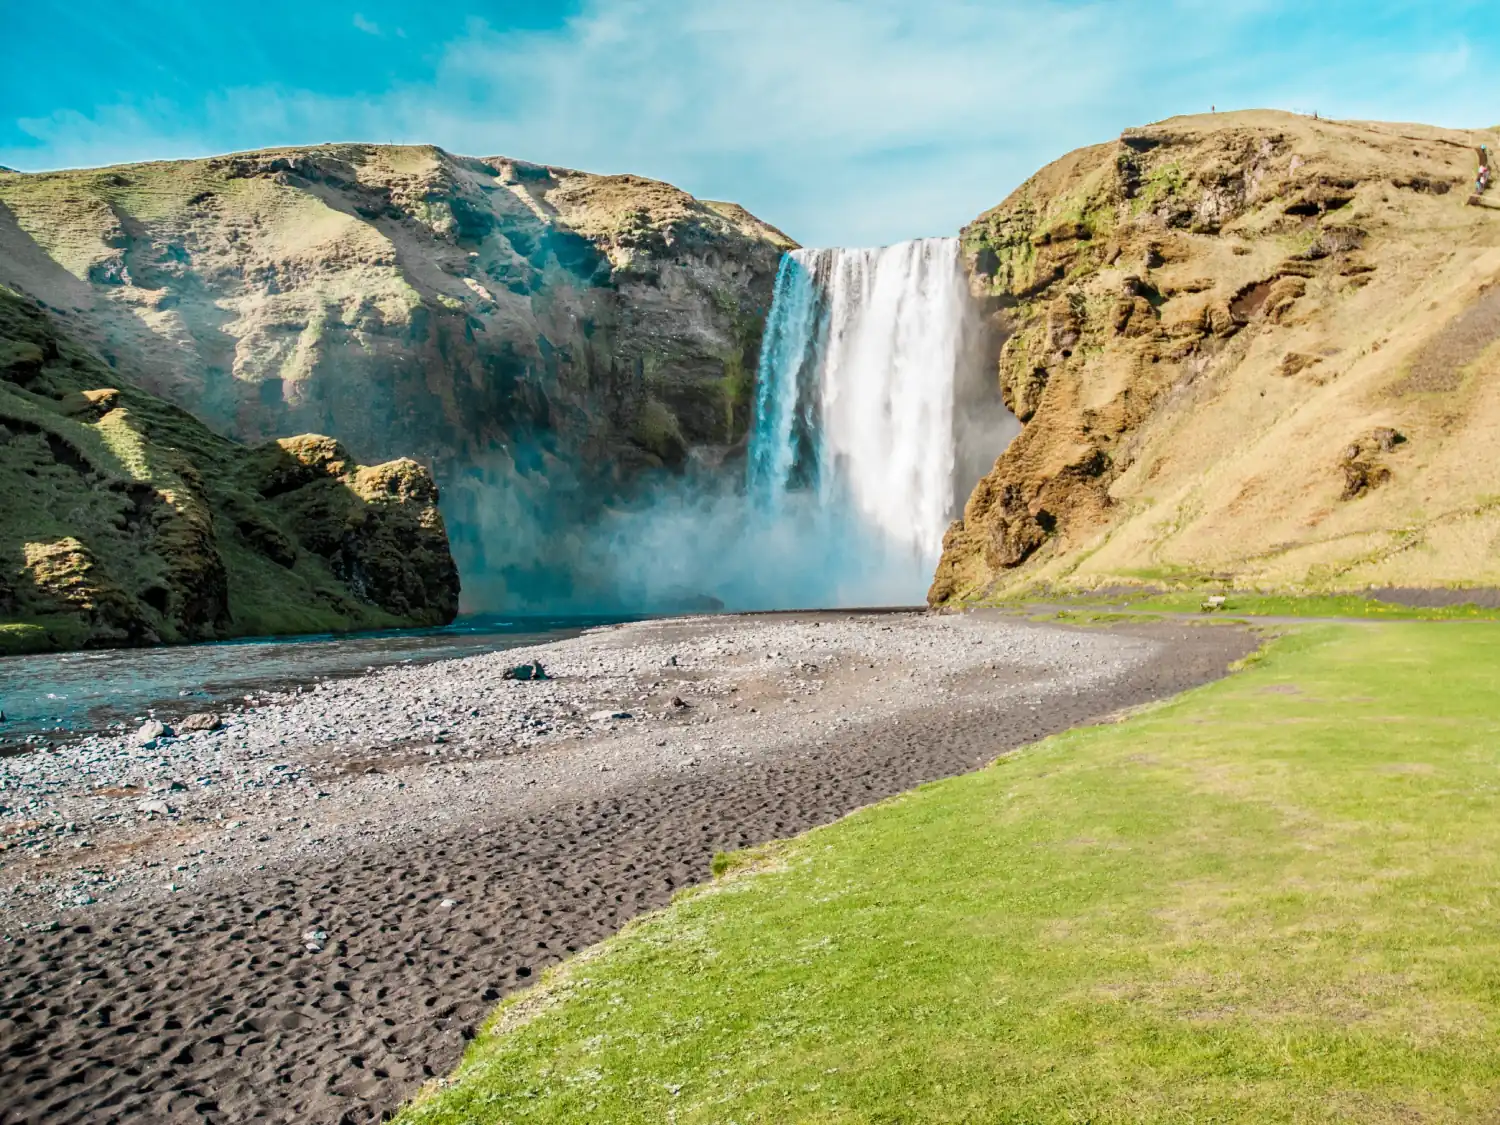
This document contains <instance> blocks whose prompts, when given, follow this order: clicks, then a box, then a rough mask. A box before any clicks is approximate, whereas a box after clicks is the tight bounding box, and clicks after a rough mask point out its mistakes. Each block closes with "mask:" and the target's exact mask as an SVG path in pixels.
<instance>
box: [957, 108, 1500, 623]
mask: <svg viewBox="0 0 1500 1125" xmlns="http://www.w3.org/2000/svg"><path fill="white" fill-rule="evenodd" d="M1497 139H1500V135H1497V133H1495V132H1493V131H1491V132H1485V131H1479V132H1473V133H1466V132H1452V131H1445V130H1441V129H1434V128H1429V127H1425V126H1420V125H1392V124H1372V123H1362V122H1336V121H1320V120H1314V119H1309V118H1305V117H1300V116H1294V115H1291V114H1284V113H1273V112H1247V113H1231V114H1218V115H1212V116H1206V117H1189V118H1175V119H1172V120H1170V121H1166V122H1163V123H1161V124H1159V125H1153V126H1150V127H1147V128H1143V129H1136V130H1130V131H1128V132H1126V133H1125V134H1124V135H1123V136H1122V137H1121V138H1120V139H1119V140H1118V141H1115V142H1113V143H1111V144H1105V145H1098V146H1095V147H1093V148H1087V149H1083V150H1081V151H1078V152H1075V153H1072V154H1071V155H1069V156H1066V157H1064V158H1063V159H1062V160H1059V161H1057V162H1056V163H1054V164H1052V165H1050V166H1049V167H1047V168H1046V169H1044V170H1043V171H1041V172H1040V173H1038V174H1037V175H1036V176H1035V177H1034V178H1032V179H1031V180H1029V181H1028V182H1027V183H1025V184H1024V185H1022V186H1021V187H1020V188H1019V189H1018V190H1017V191H1016V192H1015V193H1014V194H1012V195H1011V196H1010V198H1008V199H1007V200H1006V201H1005V202H1004V203H1002V204H1001V205H1000V206H998V207H996V208H995V209H994V210H992V211H989V212H987V213H986V214H984V215H982V216H980V217H979V218H978V219H976V220H975V221H974V222H973V223H971V224H970V225H969V226H968V227H966V228H965V230H964V232H963V246H964V250H965V254H966V260H967V264H968V268H969V272H970V276H971V281H972V285H973V288H974V290H975V292H976V293H977V294H979V295H980V296H982V297H984V298H986V299H987V300H988V301H989V302H990V305H991V308H992V310H993V311H992V315H993V317H994V320H995V323H996V325H997V327H998V328H999V330H1000V331H1001V332H1002V333H1003V334H1004V336H1005V337H1006V342H1005V345H1004V348H1003V351H1002V353H1001V359H1000V370H999V378H1000V383H1001V387H1002V390H1003V393H1004V395H1005V398H1006V402H1007V404H1008V405H1009V406H1010V407H1011V409H1012V410H1013V411H1014V412H1015V414H1016V415H1017V416H1018V417H1019V418H1020V419H1021V421H1022V422H1023V428H1022V430H1021V433H1020V435H1019V436H1018V437H1017V438H1016V440H1015V441H1014V443H1013V444H1012V445H1011V446H1010V447H1009V448H1008V449H1007V451H1006V452H1005V453H1004V455H1003V456H1002V457H1001V458H1000V459H999V461H998V462H997V463H996V465H995V468H994V470H993V471H992V472H991V473H990V474H989V475H988V476H986V477H985V478H984V479H983V480H982V481H981V482H980V483H979V485H978V487H977V488H976V489H975V490H974V493H973V495H972V496H971V497H970V499H969V501H968V503H967V505H966V507H965V509H964V513H963V518H962V519H961V520H959V521H957V522H955V523H954V525H953V526H952V527H951V528H950V529H949V532H948V534H947V537H946V541H945V549H944V552H943V558H942V562H941V564H940V565H939V568H938V572H937V575H936V578H935V580H934V583H933V586H932V590H931V593H930V595H929V597H930V600H931V601H932V602H933V603H934V604H944V603H948V602H952V601H955V600H960V599H964V598H969V597H975V596H983V595H986V594H994V593H1005V592H1010V591H1019V590H1023V589H1027V588H1033V589H1034V588H1037V587H1040V586H1043V585H1052V586H1058V587H1075V588H1079V587H1081V588H1088V587H1097V586H1100V585H1107V584H1116V583H1119V582H1122V581H1123V582H1136V583H1139V582H1153V583H1168V584H1196V583H1204V582H1217V583H1234V584H1239V585H1246V586H1255V585H1262V586H1278V587H1301V588H1315V589H1356V588H1363V587H1368V586H1370V585H1401V586H1421V585H1438V584H1460V585H1461V584H1476V583H1489V584H1494V583H1497V582H1500V475H1497V472H1496V469H1495V450H1496V449H1497V448H1500V444H1497V443H1500V285H1497V284H1496V282H1497V281H1500V197H1494V196H1487V197H1483V198H1471V190H1472V182H1473V177H1474V172H1475V168H1476V159H1475V155H1474V151H1473V146H1475V145H1478V144H1481V143H1487V144H1489V145H1490V147H1491V148H1492V149H1493V148H1495V147H1497Z"/></svg>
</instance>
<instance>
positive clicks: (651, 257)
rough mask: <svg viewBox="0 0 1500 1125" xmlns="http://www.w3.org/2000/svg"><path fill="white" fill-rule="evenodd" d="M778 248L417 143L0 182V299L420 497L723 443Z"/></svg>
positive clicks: (609, 190) (644, 182) (761, 231)
mask: <svg viewBox="0 0 1500 1125" xmlns="http://www.w3.org/2000/svg"><path fill="white" fill-rule="evenodd" d="M794 245H795V244H794V243H792V242H791V241H790V240H789V239H787V238H786V236H784V235H782V234H781V233H780V232H779V231H777V230H775V229H774V228H772V227H769V226H767V225H766V224H764V223H761V222H760V221H759V220H757V219H755V218H754V217H753V216H751V215H750V214H749V213H748V212H746V211H745V210H744V209H743V208H740V207H738V206H736V205H734V204H728V203H715V202H708V201H703V200H698V199H695V198H693V197H692V196H690V195H688V194H687V193H685V192H682V191H679V190H678V189H676V188H674V187H672V186H671V185H668V184H664V183H659V182H657V181H654V180H648V179H643V178H641V177H638V176H597V175H590V174H587V173H582V172H575V171H572V170H570V169H564V168H555V167H545V166H541V165H536V164H528V163H525V162H524V161H518V160H512V159H509V158H505V157H489V158H484V159H475V158H470V157H462V156H456V155H453V154H451V153H448V152H445V151H443V150H441V149H438V148H434V147H431V146H385V145H361V144H345V145H323V146H318V147H315V148H291V149H276V150H267V151H261V152H250V153H240V154H235V155H231V156H222V157H214V158H211V159H204V160H190V161H168V162H159V163H147V164H135V165H126V166H120V167H114V168H101V169H90V170H83V171H65V172H48V173H41V174H31V175H21V174H9V175H3V174H0V283H4V284H9V285H11V286H12V287H14V288H17V289H18V290H21V291H24V292H26V293H28V294H30V295H31V296H33V297H35V298H37V299H38V300H41V301H43V302H45V303H46V304H48V305H49V306H51V307H53V308H57V309H65V310H68V311H69V312H70V314H71V315H72V316H73V317H75V318H76V322H77V323H78V324H79V327H80V330H81V331H83V332H84V333H86V335H87V337H88V339H89V341H90V342H91V343H94V344H96V345H97V346H98V347H99V348H100V349H101V351H102V353H103V354H104V355H105V356H106V358H109V359H111V361H113V360H114V359H115V358H116V357H117V358H118V360H119V361H120V362H122V363H127V362H128V363H129V364H130V365H131V366H132V368H133V369H134V370H137V371H140V372H143V373H144V377H145V378H146V380H147V382H146V384H145V387H144V389H146V390H149V391H151V392H152V393H154V394H158V395H161V396H162V397H164V398H167V399H169V400H170V401H172V402H175V403H176V404H177V405H179V406H182V407H184V408H185V409H187V410H190V411H191V412H193V413H194V414H195V415H197V416H198V417H200V418H202V419H204V420H205V421H206V422H208V423H209V424H210V425H211V426H213V427H214V428H216V429H218V430H220V431H221V432H223V433H226V434H229V435H231V436H234V437H237V438H240V439H242V440H259V439H264V438H266V437H269V436H272V435H275V434H284V433H294V432H299V431H303V430H315V431H319V432H326V433H332V434H335V435H336V436H337V437H338V438H339V439H340V440H341V441H343V442H344V443H345V444H346V445H347V446H348V447H349V449H350V450H352V451H353V452H354V454H355V455H356V456H358V457H361V458H367V459H368V458H385V457H391V456H398V455H409V456H416V457H419V458H421V459H422V460H423V461H424V462H430V463H432V464H433V465H434V467H435V470H436V472H437V474H438V477H439V479H440V480H443V479H445V473H446V472H447V471H448V470H449V469H450V468H451V467H453V466H455V465H462V466H468V465H473V464H475V463H476V462H479V461H481V460H483V459H484V458H486V457H488V456H490V455H492V454H495V453H496V452H497V451H501V450H505V449H509V448H510V447H512V446H513V445H514V444H515V443H517V442H520V441H524V440H527V439H528V438H530V437H532V436H536V435H541V436H543V437H544V439H545V445H546V446H547V448H549V449H555V450H559V451H562V452H565V453H568V454H576V455H577V459H578V460H579V461H580V463H585V464H589V465H593V466H604V467H607V470H608V474H616V475H618V474H625V475H628V474H629V473H630V472H632V471H633V470H636V469H639V468H642V467H650V466H661V465H675V464H679V463H681V461H682V460H683V458H684V457H685V456H686V451H687V449H688V448H689V447H693V446H715V445H717V446H732V445H734V443H736V442H737V441H739V440H740V439H741V438H742V437H743V436H744V434H745V431H746V428H747V425H748V421H749V419H748V407H749V402H750V389H751V383H752V381H753V373H754V370H755V362H756V356H757V354H758V351H759V346H760V331H761V326H762V324H763V322H764V319H765V314H766V312H767V310H768V308H769V305H770V301H771V292H772V287H773V284H774V279H775V272H776V267H777V264H778V262H779V259H780V256H781V254H782V252H783V251H784V250H786V249H788V248H791V247H792V246H794Z"/></svg>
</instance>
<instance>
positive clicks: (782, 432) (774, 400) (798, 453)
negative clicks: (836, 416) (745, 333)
mask: <svg viewBox="0 0 1500 1125" xmlns="http://www.w3.org/2000/svg"><path fill="white" fill-rule="evenodd" d="M821 295H822V294H821V291H820V289H819V286H818V282H817V279H816V277H815V276H814V274H813V271H812V269H811V268H810V264H809V263H808V262H807V261H804V260H803V256H801V255H798V254H786V255H784V256H783V257H782V259H781V266H780V268H779V269H778V270H777V271H776V288H775V295H774V297H773V299H772V302H771V313H770V316H769V317H768V318H767V320H766V332H765V336H764V337H763V338H762V341H761V348H760V363H759V366H758V368H757V370H756V374H755V383H756V394H755V422H754V426H753V429H752V431H751V434H750V451H749V463H748V466H747V473H748V485H749V490H750V495H751V497H753V498H754V500H755V502H756V503H757V504H758V505H760V507H761V508H762V509H763V510H764V509H769V510H775V509H776V508H778V507H779V506H780V504H781V502H782V498H783V497H784V496H785V494H786V493H787V491H788V490H789V489H791V488H793V487H795V486H797V485H799V484H801V485H809V484H813V483H815V477H816V473H817V467H816V463H815V461H816V457H817V448H816V444H815V439H814V435H815V434H816V433H817V418H816V416H815V412H816V403H817V394H816V390H817V382H818V363H819V358H820V357H819V351H820V345H821V340H822V336H823V334H824V332H826V330H827V321H828V318H827V313H826V310H825V309H824V308H823V302H822V301H821V299H820V298H821Z"/></svg>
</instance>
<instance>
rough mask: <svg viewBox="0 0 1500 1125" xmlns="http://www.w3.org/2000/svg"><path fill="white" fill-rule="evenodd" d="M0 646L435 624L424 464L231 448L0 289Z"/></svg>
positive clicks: (448, 614)
mask: <svg viewBox="0 0 1500 1125" xmlns="http://www.w3.org/2000/svg"><path fill="white" fill-rule="evenodd" d="M0 492H3V494H4V496H5V498H6V499H5V502H4V503H3V504H0V653H3V652H13V651H31V650H39V649H52V648H76V647H91V646H100V645H137V644H154V643H158V642H162V641H194V640H212V639H217V638H222V637H230V636H238V635H244V634H260V633H296V632H311V631H323V630H343V629H357V628H375V627H385V626H396V625H434V624H442V623H446V622H448V621H451V620H452V619H453V616H454V614H455V613H456V611H457V606H458V575H457V571H456V570H455V568H454V564H453V559H452V556H451V555H450V554H449V551H448V543H447V536H446V534H445V532H444V529H443V522H442V518H441V516H440V515H439V514H438V511H437V507H436V504H437V491H436V488H435V487H434V485H433V482H432V478H431V476H430V474H428V472H427V471H426V470H425V469H423V468H422V467H421V466H420V465H417V464H416V463H414V462H412V461H393V462H390V463H387V464H382V465H376V466H372V467H361V466H360V465H358V464H356V463H355V462H354V461H353V459H352V458H350V456H349V455H348V454H347V453H346V452H345V451H344V450H343V449H342V448H341V447H340V446H339V445H338V443H336V442H334V441H333V440H332V439H329V438H325V437H319V436H317V435H304V436H302V437H298V438H288V439H283V440H281V441H273V442H268V443H266V444H264V445H261V446H259V447H257V448H246V447H245V446H242V445H239V444H237V443H235V442H233V441H230V440H228V439H226V438H223V437H220V436H218V435H217V434H214V433H213V432H212V431H210V430H209V429H207V428H206V427H205V426H203V425H202V424H201V423H199V422H197V421H196V420H194V419H193V418H192V417H191V416H189V415H188V414H186V413H185V412H184V411H182V410H180V409H178V408H177V407H174V406H171V405H170V404H168V403H166V402H163V401H162V400H161V399H159V398H157V397H156V396H154V395H151V394H148V393H146V392H144V391H141V390H139V389H137V388H135V387H133V386H131V385H130V384H129V383H128V382H126V381H123V380H121V378H120V373H119V372H116V371H114V370H112V369H111V368H109V367H108V366H106V365H105V364H104V363H103V362H101V361H100V360H99V359H98V358H97V357H96V356H95V355H93V354H92V352H91V351H90V350H89V349H88V348H86V347H85V346H83V345H82V344H80V343H79V342H78V341H76V340H74V339H73V338H72V337H71V336H70V334H69V333H68V332H67V330H66V329H65V328H63V327H61V326H60V325H59V324H58V323H57V322H56V320H54V318H53V317H51V316H49V315H48V314H47V313H46V312H45V311H44V310H43V309H41V308H39V307H38V306H36V305H35V304H33V303H32V302H30V301H27V300H25V299H24V298H21V297H19V296H18V295H16V294H15V293H13V292H11V291H9V290H7V289H4V288H0Z"/></svg>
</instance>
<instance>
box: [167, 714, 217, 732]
mask: <svg viewBox="0 0 1500 1125" xmlns="http://www.w3.org/2000/svg"><path fill="white" fill-rule="evenodd" d="M223 725H224V724H223V722H222V721H221V720H220V719H219V716H217V715H215V714H214V713H213V712H212V711H203V712H200V713H199V714H196V715H189V716H188V717H187V718H185V719H183V720H182V722H180V723H178V724H177V729H178V730H179V731H182V732H183V733H190V732H193V731H215V730H218V729H220V728H221V727H222V726H223Z"/></svg>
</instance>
